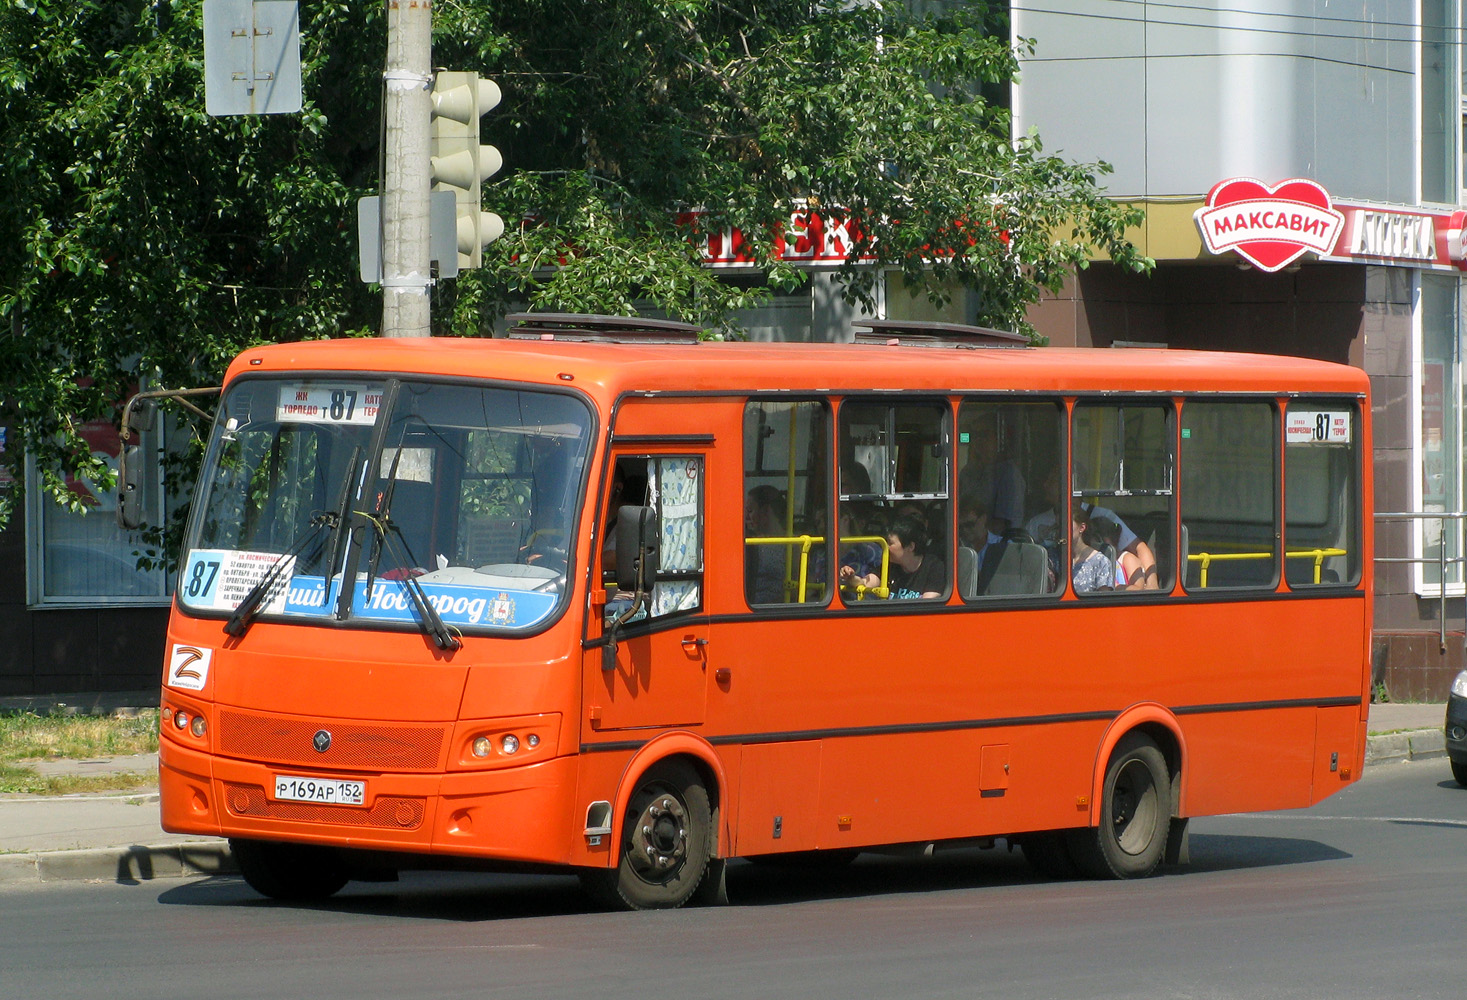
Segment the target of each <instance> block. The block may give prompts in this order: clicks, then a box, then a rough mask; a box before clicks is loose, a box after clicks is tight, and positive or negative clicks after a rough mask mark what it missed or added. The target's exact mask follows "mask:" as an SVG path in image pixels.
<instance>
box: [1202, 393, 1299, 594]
mask: <svg viewBox="0 0 1467 1000" xmlns="http://www.w3.org/2000/svg"><path fill="white" fill-rule="evenodd" d="M1276 428H1277V419H1276V417H1275V412H1274V408H1273V404H1271V403H1264V402H1257V403H1246V402H1217V403H1204V402H1196V401H1188V402H1186V403H1185V404H1184V405H1183V407H1182V445H1181V447H1182V453H1181V459H1180V462H1179V464H1180V466H1181V477H1182V481H1181V497H1180V498H1179V502H1180V503H1181V508H1182V538H1183V539H1184V540H1185V543H1186V552H1187V556H1186V559H1187V562H1186V566H1185V567H1184V568H1183V573H1184V576H1183V577H1182V582H1183V585H1184V586H1186V587H1187V589H1189V590H1192V589H1203V588H1206V589H1209V590H1212V589H1217V588H1223V587H1265V588H1268V589H1270V590H1272V589H1273V588H1274V587H1275V586H1277V583H1278V544H1277V540H1278V530H1279V529H1278V524H1277V520H1276V518H1277V514H1276V505H1277V496H1278V479H1277V474H1276V471H1275V467H1276V464H1277V463H1276V457H1275V456H1276V455H1277V451H1276V446H1275V439H1276V438H1277V429H1276Z"/></svg>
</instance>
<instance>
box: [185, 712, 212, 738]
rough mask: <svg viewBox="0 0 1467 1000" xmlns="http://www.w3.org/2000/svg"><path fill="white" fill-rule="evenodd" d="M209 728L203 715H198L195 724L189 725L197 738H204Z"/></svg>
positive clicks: (195, 717) (190, 730) (189, 728)
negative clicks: (205, 731)
mask: <svg viewBox="0 0 1467 1000" xmlns="http://www.w3.org/2000/svg"><path fill="white" fill-rule="evenodd" d="M207 728H208V724H207V723H205V722H204V717H203V716H202V715H196V716H194V720H193V722H192V723H190V724H189V727H188V730H189V732H191V733H193V734H194V735H195V736H198V737H203V735H204V730H205V729H207Z"/></svg>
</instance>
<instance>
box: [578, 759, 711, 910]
mask: <svg viewBox="0 0 1467 1000" xmlns="http://www.w3.org/2000/svg"><path fill="white" fill-rule="evenodd" d="M711 815H712V813H711V810H710V808H709V804H708V791H707V789H705V788H704V787H703V783H702V781H701V780H700V779H699V778H698V774H697V772H696V771H695V770H693V768H692V767H691V766H689V765H688V764H686V763H683V762H681V761H673V762H668V763H664V764H659V765H657V766H656V767H654V768H652V769H651V770H649V771H648V772H647V773H646V774H644V775H643V776H642V778H641V780H640V781H639V782H638V784H637V790H636V791H635V792H633V793H632V797H631V800H630V802H628V804H627V812H626V817H625V818H624V820H623V821H622V829H621V849H620V852H619V858H618V861H617V865H616V867H615V868H608V869H599V868H598V869H592V870H583V872H582V874H581V881H582V883H583V884H584V885H585V887H586V888H587V889H588V890H589V891H590V892H591V894H592V895H593V896H595V897H596V898H598V899H599V900H601V901H602V902H604V903H607V904H609V905H612V906H616V907H620V908H625V909H630V910H660V909H672V908H675V907H678V906H682V905H683V904H684V903H686V902H687V901H688V900H689V899H691V898H693V894H694V893H695V892H696V891H697V889H698V886H699V884H700V883H701V882H702V881H703V878H704V876H705V875H707V873H708V862H709V858H710V856H711V854H712V850H711V848H712V836H711V832H712V819H711Z"/></svg>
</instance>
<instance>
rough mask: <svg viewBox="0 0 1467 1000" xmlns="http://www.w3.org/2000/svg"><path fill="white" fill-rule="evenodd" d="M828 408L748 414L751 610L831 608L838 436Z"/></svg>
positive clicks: (797, 405) (767, 406)
mask: <svg viewBox="0 0 1467 1000" xmlns="http://www.w3.org/2000/svg"><path fill="white" fill-rule="evenodd" d="M829 426H830V423H829V418H828V416H827V410H826V407H825V404H824V403H820V402H784V401H780V402H773V401H769V400H752V401H750V402H749V404H748V405H747V406H746V407H745V409H744V594H745V597H746V599H747V600H748V602H749V604H750V606H757V605H768V604H819V603H823V602H824V601H825V600H826V598H827V596H828V594H829V590H830V587H831V584H832V581H831V573H830V562H831V561H830V551H831V546H832V544H833V543H832V538H831V531H830V523H829V522H830V492H831V486H830V468H831V465H832V463H831V455H830V431H829Z"/></svg>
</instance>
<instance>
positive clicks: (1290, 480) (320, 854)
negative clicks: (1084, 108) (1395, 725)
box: [160, 315, 1372, 908]
mask: <svg viewBox="0 0 1467 1000" xmlns="http://www.w3.org/2000/svg"><path fill="white" fill-rule="evenodd" d="M516 322H517V323H518V325H517V326H516V327H515V328H514V329H513V330H511V332H510V336H508V337H506V338H502V339H493V340H442V339H425V340H411V341H409V340H340V341H325V342H311V343H297V344H283V345H276V346H267V347H259V348H253V349H250V350H248V351H246V352H244V353H243V354H242V355H240V357H239V358H238V359H236V361H235V362H234V363H233V364H232V365H231V367H230V369H229V371H228V375H227V379H226V382H225V385H224V389H223V395H222V397H221V400H220V404H219V409H218V411H217V413H216V415H215V422H214V427H213V431H212V437H211V439H210V441H209V444H208V449H207V453H206V457H205V461H204V465H203V470H202V474H201V479H200V483H199V486H198V491H197V495H196V498H195V500H194V504H193V508H192V511H191V515H190V521H189V525H188V528H187V535H186V540H185V546H184V549H183V552H182V556H181V562H180V571H179V579H178V586H177V593H176V597H175V602H174V605H173V611H172V617H171V620H170V624H169V629H168V645H167V650H166V654H165V655H166V662H165V664H164V668H165V674H164V679H163V680H164V686H163V698H162V729H163V738H162V748H161V754H160V763H161V767H160V771H161V789H162V809H163V825H164V828H165V829H167V830H170V831H173V832H177V833H197V834H212V835H217V836H224V837H228V838H229V840H230V842H231V845H232V847H233V851H234V854H235V857H236V859H237V862H238V864H239V866H240V868H241V871H242V872H243V874H244V876H245V878H246V879H247V881H248V882H249V884H250V885H252V886H253V887H254V888H255V889H257V890H258V891H260V892H262V893H264V894H266V895H269V896H274V897H283V898H312V897H316V898H319V897H324V896H327V895H330V894H331V893H334V892H335V891H337V890H338V889H340V888H341V887H342V886H343V885H344V884H345V883H346V882H347V881H349V880H351V879H354V878H378V879H380V878H384V877H392V876H393V875H394V874H395V873H396V871H398V870H400V869H403V868H405V867H409V866H419V867H434V866H441V867H464V866H471V867H473V866H478V867H484V868H493V867H496V866H499V867H504V866H511V867H516V868H518V869H520V870H523V869H524V868H531V869H538V868H541V867H544V868H555V869H562V870H574V871H576V872H577V873H578V874H580V875H581V877H582V880H583V882H584V883H585V885H586V886H587V887H588V888H589V889H590V890H592V891H593V892H594V893H596V894H598V895H599V896H600V897H602V898H603V899H605V900H607V901H608V902H610V903H611V904H613V905H620V906H627V907H635V908H643V907H672V906H678V905H681V904H683V903H684V902H686V901H689V900H716V899H720V898H722V897H723V895H724V892H725V890H724V866H725V863H726V861H727V859H729V858H733V857H750V858H765V857H768V856H772V855H791V854H793V855H797V856H799V857H801V858H807V859H811V860H830V861H841V860H845V859H848V858H850V857H854V856H855V855H856V854H857V853H859V852H860V851H862V850H867V849H873V850H874V849H893V848H897V847H900V848H902V849H910V848H911V847H912V846H913V845H929V844H931V845H937V846H943V845H949V844H956V843H964V844H973V843H981V844H987V843H990V842H993V841H996V840H999V839H1000V838H1002V841H1003V842H1004V843H1007V844H1009V845H1018V846H1020V847H1021V848H1022V850H1023V852H1024V855H1025V857H1026V858H1027V859H1028V860H1029V861H1030V862H1031V863H1032V864H1033V865H1034V867H1036V868H1037V869H1038V870H1040V871H1041V872H1045V873H1050V874H1073V873H1078V874H1088V875H1092V876H1096V877H1141V876H1145V875H1148V874H1150V873H1151V872H1152V871H1153V870H1155V869H1156V867H1157V866H1158V865H1159V864H1162V863H1164V862H1171V863H1177V862H1180V861H1182V860H1184V858H1185V853H1186V836H1185V834H1186V824H1187V821H1188V819H1189V818H1190V817H1193V816H1204V815H1209V814H1219V813H1231V812H1237V811H1248V810H1272V809H1285V808H1292V807H1301V806H1307V805H1310V804H1312V803H1314V802H1317V801H1319V800H1320V799H1322V798H1324V797H1325V796H1328V795H1330V794H1332V793H1333V792H1335V791H1336V790H1338V789H1340V788H1342V787H1344V786H1345V785H1347V784H1349V783H1350V782H1352V781H1354V780H1355V779H1356V778H1358V777H1359V774H1360V770H1361V767H1362V765H1363V762H1364V746H1365V722H1366V713H1367V707H1368V701H1369V698H1368V691H1369V677H1370V661H1369V635H1370V622H1371V560H1370V558H1369V553H1370V552H1371V544H1372V539H1371V516H1370V508H1369V498H1370V497H1371V493H1372V487H1371V467H1370V462H1369V456H1370V454H1371V437H1370V433H1371V431H1370V400H1369V383H1368V381H1367V378H1366V376H1365V375H1364V374H1363V373H1362V372H1360V371H1358V370H1355V369H1353V368H1349V367H1345V366H1341V365H1334V364H1327V363H1323V362H1315V361H1309V360H1301V359H1296V358H1283V357H1262V356H1250V355H1237V354H1225V353H1194V352H1186V351H1170V350H1149V349H1134V350H1132V349H1125V350H1116V349H1110V350H1094V349H1079V350H1069V349H1057V348H1056V349H1051V348H1033V347H1028V346H1024V345H1023V344H1022V343H1019V342H1016V340H1015V338H1013V337H1012V335H1004V334H997V333H991V332H990V333H985V332H983V331H979V330H976V329H973V328H949V327H943V326H940V325H937V324H928V325H927V328H922V329H918V328H916V327H917V326H919V325H908V327H906V328H901V329H889V328H884V327H882V324H879V323H875V322H873V323H871V324H869V326H870V327H871V328H874V329H871V330H870V331H869V332H866V333H863V334H862V335H861V336H860V337H858V340H857V342H856V343H848V344H820V345H814V344H754V343H722V342H716V343H709V342H704V343H699V342H697V341H696V337H695V336H693V334H695V332H696V331H695V330H694V328H692V327H685V326H683V325H681V324H674V323H669V322H659V321H632V320H625V321H614V320H605V319H594V318H587V317H576V316H564V315H556V316H526V317H519V318H516Z"/></svg>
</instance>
